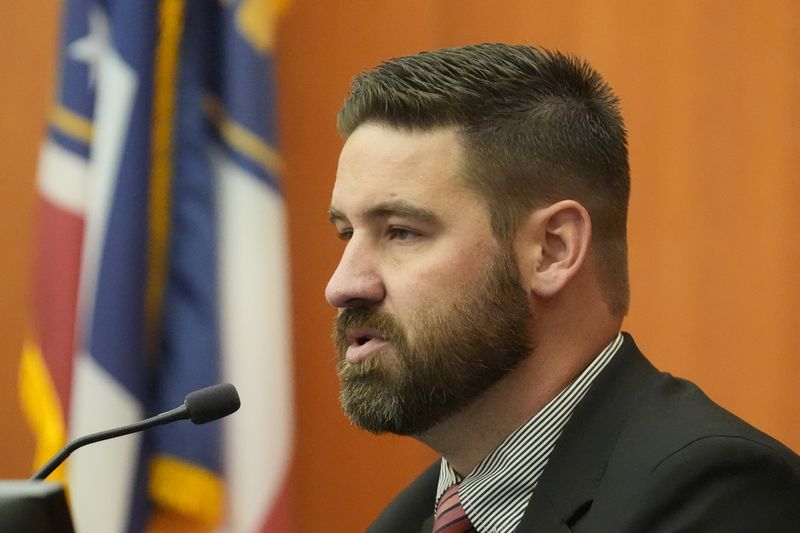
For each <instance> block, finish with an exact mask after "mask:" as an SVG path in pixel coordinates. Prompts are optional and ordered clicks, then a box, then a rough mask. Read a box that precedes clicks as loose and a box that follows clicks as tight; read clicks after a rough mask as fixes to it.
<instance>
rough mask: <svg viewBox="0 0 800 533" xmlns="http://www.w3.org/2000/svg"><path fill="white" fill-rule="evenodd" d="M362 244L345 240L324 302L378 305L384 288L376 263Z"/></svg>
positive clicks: (326, 289)
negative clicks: (345, 242)
mask: <svg viewBox="0 0 800 533" xmlns="http://www.w3.org/2000/svg"><path fill="white" fill-rule="evenodd" d="M368 248H369V247H368V245H367V244H365V243H359V242H358V241H357V240H356V238H355V237H353V238H352V239H351V240H350V241H348V243H347V246H346V247H345V249H344V252H343V253H342V258H341V259H340V260H339V265H338V266H337V267H336V270H335V271H334V272H333V275H332V276H331V279H330V280H328V286H327V287H325V299H326V300H328V303H330V304H331V305H332V306H334V307H338V308H340V309H343V308H348V307H369V306H372V305H375V304H377V303H379V302H381V301H382V300H383V298H384V296H385V295H386V289H385V287H384V285H383V281H382V279H381V276H380V274H379V272H378V269H377V265H376V260H375V257H374V256H373V254H372V253H370V251H369V249H368Z"/></svg>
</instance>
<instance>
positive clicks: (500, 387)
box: [416, 315, 620, 476]
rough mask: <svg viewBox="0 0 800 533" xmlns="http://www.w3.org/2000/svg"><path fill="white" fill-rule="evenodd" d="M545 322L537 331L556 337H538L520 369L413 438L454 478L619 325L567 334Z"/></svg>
mask: <svg viewBox="0 0 800 533" xmlns="http://www.w3.org/2000/svg"><path fill="white" fill-rule="evenodd" d="M573 319H574V316H573ZM547 322H550V321H549V320H544V319H543V317H541V315H537V328H536V329H537V330H538V331H559V335H558V336H557V337H552V336H551V337H548V338H543V337H539V339H540V340H539V342H535V343H534V344H533V346H534V350H533V351H532V353H531V354H530V356H529V357H527V358H526V359H525V360H524V361H523V362H522V364H521V365H520V366H519V367H517V368H516V369H515V370H513V371H511V372H509V373H508V374H507V375H506V376H504V377H503V378H502V379H500V380H499V381H498V382H497V383H495V384H494V385H492V386H491V387H490V388H489V389H488V390H486V391H485V392H484V393H483V394H482V395H481V396H480V397H478V398H476V399H475V400H474V401H473V402H472V403H470V404H469V405H468V406H467V407H465V408H464V409H462V410H461V411H459V412H457V413H455V414H453V415H451V416H450V417H448V418H447V419H446V420H444V421H443V422H441V423H439V424H438V425H436V426H434V427H433V428H432V429H430V430H429V431H427V432H425V433H423V434H420V435H417V436H416V438H417V439H418V440H420V441H422V442H423V443H425V444H426V445H428V446H429V447H431V448H432V449H434V450H435V451H437V452H438V453H439V454H441V455H442V456H443V457H444V458H445V459H447V461H448V463H449V464H450V466H452V467H453V469H454V470H455V471H456V472H458V473H459V475H461V476H466V475H468V474H469V473H470V472H472V470H474V469H475V467H476V466H477V465H478V464H479V463H480V462H481V461H482V460H483V459H484V458H486V456H488V455H489V454H490V453H491V452H492V451H493V450H494V449H495V448H497V447H498V446H499V445H500V444H501V443H502V442H503V440H505V439H506V437H508V435H510V434H511V433H512V432H513V431H514V430H515V429H517V428H518V427H519V426H521V425H522V424H524V423H525V422H527V421H528V420H530V419H531V418H532V417H533V416H534V415H536V413H538V412H539V411H541V409H542V408H543V407H544V406H545V405H547V403H548V402H549V401H550V400H552V399H553V398H555V397H556V395H558V393H559V392H561V391H562V390H563V389H564V388H565V387H566V386H567V385H569V383H570V382H571V381H572V380H573V379H575V377H576V376H577V375H578V374H580V372H581V371H582V370H583V369H584V368H586V366H587V365H588V364H589V363H590V362H591V361H592V360H593V359H594V357H596V356H597V354H598V353H600V351H601V350H602V349H603V348H604V347H605V346H606V345H607V344H608V343H610V342H611V341H612V340H613V338H614V336H615V335H616V334H617V332H618V331H619V327H620V321H619V320H615V319H610V320H607V321H605V322H603V321H601V322H600V323H595V324H594V325H593V326H592V327H590V328H588V329H585V328H584V329H581V330H579V331H576V332H567V331H564V330H563V326H562V328H561V330H559V329H554V325H553V324H548V323H547ZM554 322H555V323H556V324H557V323H559V322H558V321H556V320H554ZM560 323H561V324H562V325H563V324H564V323H565V322H560ZM582 325H585V324H582Z"/></svg>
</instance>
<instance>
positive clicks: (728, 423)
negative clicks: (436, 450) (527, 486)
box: [368, 334, 800, 533]
mask: <svg viewBox="0 0 800 533" xmlns="http://www.w3.org/2000/svg"><path fill="white" fill-rule="evenodd" d="M438 474H439V462H436V463H435V464H434V465H432V466H431V467H430V468H429V469H428V470H426V471H425V472H424V473H423V474H422V475H421V476H420V477H418V478H417V479H416V480H415V481H414V482H413V483H412V484H411V485H409V486H408V487H407V488H406V489H405V490H404V491H403V492H401V493H400V494H399V495H398V496H397V498H395V500H394V501H393V502H392V503H391V504H390V505H389V506H388V507H387V508H386V509H385V510H384V512H383V513H382V514H381V515H380V516H379V517H378V518H377V520H376V521H375V522H374V523H373V524H372V525H371V526H370V527H369V529H368V531H369V532H370V533H378V532H380V533H410V532H417V531H422V532H425V533H430V532H431V526H432V524H433V516H432V514H433V506H434V498H435V493H436V483H437V481H438ZM517 531H520V532H527V531H532V532H533V531H535V532H536V533H549V532H569V531H574V532H587V533H588V532H593V533H605V532H613V533H618V532H629V533H643V532H647V533H650V532H658V533H662V532H664V533H666V532H679V531H680V532H721V533H722V532H725V533H731V532H769V533H776V532H800V458H799V457H798V456H797V455H796V454H794V453H793V452H792V451H791V450H789V449H787V448H786V447H784V446H783V445H782V444H780V443H779V442H777V441H775V440H774V439H772V438H770V437H769V436H767V435H765V434H763V433H761V432H760V431H758V430H757V429H755V428H753V427H752V426H749V425H748V424H746V423H745V422H743V421H742V420H740V419H738V418H736V417H735V416H733V415H732V414H730V413H729V412H727V411H725V410H724V409H722V408H721V407H719V406H718V405H716V404H715V403H713V402H712V401H711V400H709V399H708V397H707V396H705V395H704V394H703V392H702V391H700V389H698V388H697V386H695V385H694V384H692V383H690V382H688V381H685V380H681V379H677V378H674V377H672V376H670V375H669V374H665V373H661V372H659V371H658V370H657V369H656V368H655V367H653V365H651V364H650V362H649V361H647V359H646V358H645V357H644V356H643V355H642V354H641V353H640V352H639V350H638V348H637V347H636V345H635V344H634V342H633V339H631V337H630V336H629V335H627V334H626V335H625V342H624V343H623V345H622V347H621V348H620V351H619V352H618V353H617V354H616V355H615V356H614V359H613V360H612V361H611V363H609V366H607V367H606V369H605V370H604V371H603V372H602V373H601V374H600V375H599V376H598V377H597V379H596V381H595V382H594V383H593V384H592V387H591V389H590V390H589V392H588V393H587V395H586V396H585V397H584V399H583V401H582V402H581V403H580V404H579V405H578V407H577V409H576V410H575V412H574V414H573V416H572V418H571V419H570V421H569V423H568V424H567V426H566V428H565V429H564V433H563V435H562V436H561V438H560V439H559V441H558V442H557V443H556V447H555V450H554V451H553V454H552V455H551V457H550V461H549V462H548V464H547V466H546V468H545V470H544V473H543V474H542V477H541V478H540V480H539V484H538V485H537V487H536V489H535V490H534V492H533V496H532V498H531V501H530V504H529V505H528V507H527V509H526V511H525V515H524V517H523V519H522V522H521V523H520V526H519V527H518V528H517ZM481 533H484V532H481Z"/></svg>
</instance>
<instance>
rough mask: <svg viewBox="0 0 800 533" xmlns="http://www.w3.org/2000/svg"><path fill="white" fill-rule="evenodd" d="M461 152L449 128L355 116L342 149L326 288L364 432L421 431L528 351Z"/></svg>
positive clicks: (353, 412) (349, 394)
mask: <svg viewBox="0 0 800 533" xmlns="http://www.w3.org/2000/svg"><path fill="white" fill-rule="evenodd" d="M462 160H463V155H462V152H461V143H460V142H459V140H458V137H457V134H456V132H455V130H453V129H438V130H433V131H429V132H413V133H412V132H407V131H401V130H396V129H392V128H389V127H386V126H380V125H375V124H365V125H362V126H361V127H359V128H358V129H357V130H356V131H355V132H354V133H353V134H352V135H351V136H350V137H349V138H348V140H347V142H346V143H345V146H344V148H343V149H342V153H341V157H340V159H339V169H338V172H337V176H336V184H335V186H334V190H333V200H332V204H331V218H332V220H333V222H334V224H335V225H336V228H337V230H338V232H339V234H340V235H341V236H342V238H343V240H345V241H346V246H345V249H344V252H343V254H342V258H341V261H340V263H339V266H338V268H337V269H336V271H335V272H334V274H333V276H332V277H331V280H330V282H329V283H328V287H327V289H326V291H325V294H326V298H327V299H328V301H329V302H330V303H331V304H332V305H334V306H336V307H338V308H339V309H340V314H339V317H338V319H337V322H336V326H335V328H334V341H335V345H336V350H337V355H338V358H339V377H340V380H341V383H342V392H341V402H342V406H343V408H344V410H345V412H346V413H347V415H348V416H349V417H350V419H351V420H352V421H353V422H354V423H355V424H356V425H359V426H361V427H363V428H364V429H367V430H369V431H372V432H376V433H380V432H384V431H389V432H393V433H397V434H403V435H408V434H419V433H422V432H425V431H427V430H428V429H430V428H431V427H433V426H434V425H436V424H437V423H439V422H441V421H443V420H445V419H446V418H447V417H448V416H449V415H452V414H453V413H455V412H457V411H458V410H459V409H461V408H463V407H466V406H467V405H468V404H469V403H470V402H471V401H473V400H474V399H475V398H477V397H478V396H479V395H480V394H481V393H483V392H484V391H485V390H486V389H488V388H489V387H490V386H491V385H493V384H494V383H495V382H497V380H499V379H500V378H501V377H502V376H504V375H505V374H506V373H507V372H509V371H510V370H512V369H514V368H515V367H516V366H517V365H518V364H519V362H520V361H522V360H523V359H524V358H525V357H526V356H527V355H528V354H529V353H530V351H531V350H530V346H529V344H528V331H529V328H530V325H531V322H532V317H531V313H530V309H529V305H528V297H527V294H526V292H525V291H524V290H523V289H522V285H521V283H520V276H519V270H518V268H517V265H516V263H515V260H514V256H513V253H511V251H510V250H509V249H508V247H505V246H501V245H500V244H499V243H498V242H497V241H496V240H495V238H494V237H493V235H492V233H491V229H490V224H489V214H488V211H487V209H486V206H485V204H484V202H483V201H482V200H481V199H480V198H479V197H478V196H477V195H476V193H474V192H473V191H472V190H470V189H468V188H467V187H466V186H465V185H464V183H463V181H462V179H461V176H460V174H461V172H462V167H461V162H462Z"/></svg>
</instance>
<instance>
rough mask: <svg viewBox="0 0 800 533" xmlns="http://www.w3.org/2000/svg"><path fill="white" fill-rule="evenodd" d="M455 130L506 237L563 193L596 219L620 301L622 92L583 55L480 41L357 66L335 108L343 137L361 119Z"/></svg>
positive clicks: (624, 187) (596, 241) (603, 267)
mask: <svg viewBox="0 0 800 533" xmlns="http://www.w3.org/2000/svg"><path fill="white" fill-rule="evenodd" d="M367 122H374V123H381V124H386V125H389V126H392V127H395V128H400V129H408V130H411V131H414V130H422V131H425V130H430V129H434V128H437V127H455V128H457V129H458V131H459V134H460V137H461V139H462V142H463V143H464V149H465V150H464V153H465V154H466V158H465V159H466V161H465V165H466V168H465V178H466V180H467V183H468V184H469V185H470V186H471V187H473V188H475V189H476V190H477V191H478V192H479V193H481V195H482V196H483V197H484V198H485V199H486V201H487V204H488V206H489V210H490V213H491V220H492V230H493V232H494V234H495V236H496V237H497V238H498V239H500V240H502V241H505V242H510V240H511V239H512V238H513V237H514V235H515V234H516V231H517V228H518V226H519V224H520V222H521V221H522V220H523V218H524V217H525V216H526V215H527V214H529V213H530V212H531V210H533V209H536V208H539V207H543V206H546V205H549V204H551V203H553V202H556V201H559V200H563V199H573V200H575V201H577V202H579V203H580V204H581V205H583V206H584V207H585V208H586V209H587V211H588V212H589V215H590V217H591V219H592V231H593V238H592V250H593V252H594V255H595V257H596V260H597V265H598V267H599V272H600V277H601V283H602V286H603V291H604V297H605V300H606V302H607V304H608V307H609V309H610V310H611V311H612V312H613V313H616V314H625V313H626V312H627V309H628V301H629V292H630V291H629V285H628V267H627V238H626V219H627V211H628V197H629V195H630V169H629V165H628V148H627V139H626V132H625V125H624V122H623V119H622V116H621V114H620V110H619V100H618V98H617V97H616V95H615V94H614V92H613V91H612V89H611V88H610V87H609V85H608V84H607V83H606V82H605V80H603V78H602V77H601V76H600V74H599V73H598V72H597V71H595V70H594V69H593V68H592V67H591V66H590V65H589V64H588V63H587V62H586V61H583V60H581V59H578V58H576V57H573V56H569V55H565V54H562V53H560V52H556V51H550V50H546V49H543V48H538V47H534V46H520V45H507V44H477V45H469V46H464V47H460V48H450V49H442V50H435V51H431V52H422V53H420V54H417V55H412V56H405V57H399V58H395V59H391V60H389V61H386V62H384V63H382V64H381V65H379V66H378V67H376V68H374V69H371V70H367V71H365V72H363V73H362V74H360V75H359V76H358V77H357V78H356V79H355V80H354V81H353V84H352V87H351V92H350V95H349V97H348V98H347V100H345V102H344V106H343V107H342V109H341V111H340V112H339V117H338V128H339V132H340V133H341V134H342V136H344V137H345V138H346V137H348V136H349V135H350V134H351V133H352V132H353V131H354V130H355V129H356V128H357V127H358V126H360V125H361V124H363V123H367Z"/></svg>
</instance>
